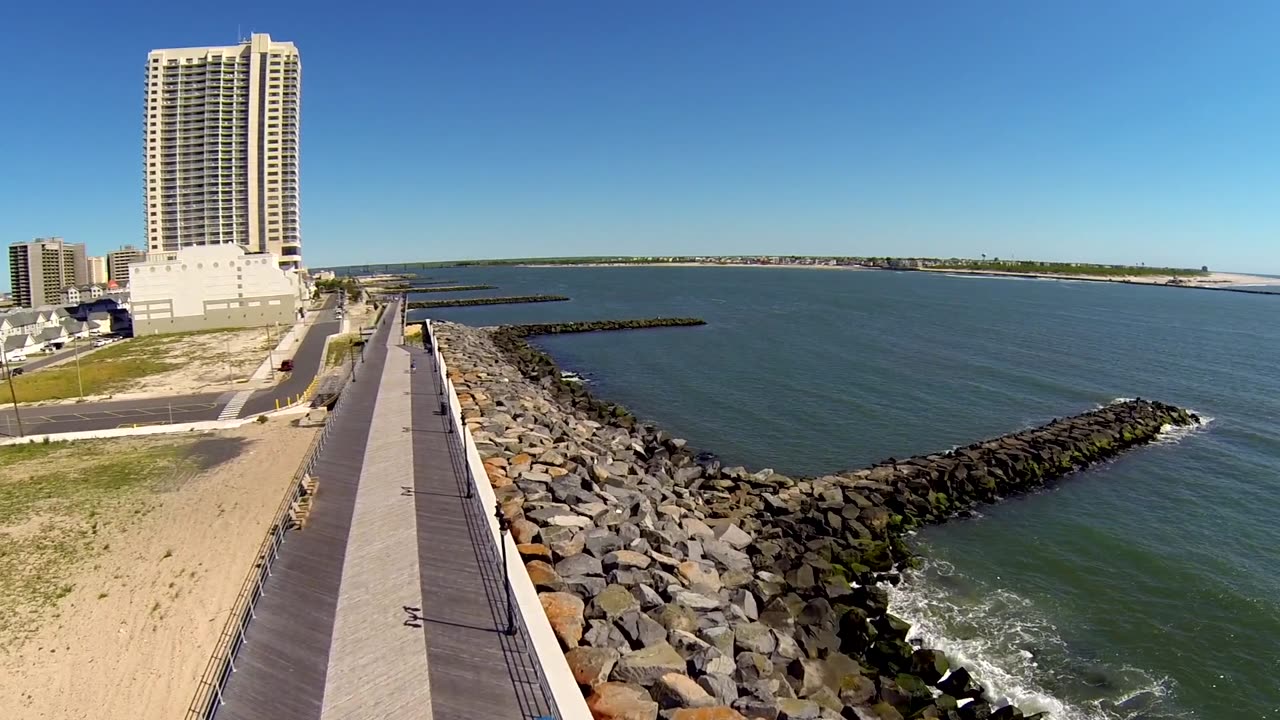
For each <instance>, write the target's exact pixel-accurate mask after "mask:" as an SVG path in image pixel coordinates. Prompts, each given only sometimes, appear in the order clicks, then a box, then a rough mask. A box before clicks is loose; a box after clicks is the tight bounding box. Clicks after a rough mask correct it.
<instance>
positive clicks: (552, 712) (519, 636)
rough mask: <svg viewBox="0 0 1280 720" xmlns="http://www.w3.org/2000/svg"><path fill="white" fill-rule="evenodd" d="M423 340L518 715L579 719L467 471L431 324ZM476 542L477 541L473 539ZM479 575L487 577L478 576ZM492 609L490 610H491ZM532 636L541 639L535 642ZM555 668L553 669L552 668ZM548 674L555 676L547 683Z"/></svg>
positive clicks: (514, 563) (469, 444) (549, 640)
mask: <svg viewBox="0 0 1280 720" xmlns="http://www.w3.org/2000/svg"><path fill="white" fill-rule="evenodd" d="M423 340H424V341H425V342H429V343H430V345H431V348H430V354H431V355H432V356H433V358H434V361H435V362H434V364H435V370H436V372H435V376H436V377H435V381H436V382H438V383H439V384H440V389H441V393H442V395H443V397H442V402H441V411H442V413H443V415H444V422H445V432H446V433H447V434H449V435H452V436H453V438H451V440H450V445H451V446H452V448H451V452H450V455H453V451H455V450H456V451H458V452H459V454H460V458H459V460H460V465H461V467H460V468H458V467H455V470H456V471H457V477H458V480H459V483H460V484H462V485H463V487H462V488H460V490H462V497H463V498H464V500H463V502H464V508H465V512H466V514H467V515H468V516H469V517H470V518H472V519H474V520H475V521H476V522H477V524H479V525H481V526H482V527H483V531H482V533H481V534H482V535H483V536H484V537H486V538H487V539H488V540H489V542H483V543H481V544H479V545H478V546H477V550H479V551H480V553H482V554H483V555H485V556H488V561H489V564H490V565H491V566H493V567H494V568H495V569H496V570H497V571H498V572H496V573H494V576H493V577H492V580H493V581H494V585H495V586H496V587H491V588H490V591H491V592H494V593H495V594H498V595H500V596H501V606H502V607H501V609H500V610H497V612H496V613H495V618H494V619H495V621H496V622H499V623H501V624H502V625H503V627H502V628H501V630H502V633H501V634H502V636H503V638H504V639H503V641H502V642H503V644H504V655H507V654H515V655H523V656H524V658H525V661H526V662H523V663H514V664H509V666H508V670H509V671H510V672H512V673H513V674H512V679H513V680H515V681H516V684H517V686H518V688H517V696H518V699H519V701H520V704H521V706H522V710H523V711H524V712H525V713H526V714H527V716H528V717H537V718H539V720H561V719H563V720H579V719H580V718H581V719H584V720H585V719H586V718H589V717H590V713H589V711H588V710H587V706H586V704H585V702H584V699H583V697H582V694H581V692H580V691H579V690H578V686H577V683H576V681H575V680H574V679H573V677H572V674H571V673H570V672H569V669H568V666H567V665H566V663H565V659H564V654H563V652H562V651H561V650H560V645H559V643H558V642H557V641H556V639H555V636H554V635H553V634H552V631H551V628H550V625H549V623H548V621H547V619H546V616H545V615H544V614H543V612H542V608H541V606H540V605H539V604H538V602H537V594H536V590H535V589H534V587H533V585H532V583H531V582H530V581H529V579H528V575H526V574H525V572H524V570H523V562H522V561H519V560H515V559H511V560H509V559H508V558H509V556H508V546H510V550H511V552H512V554H511V555H510V557H511V558H518V557H519V554H518V553H517V552H515V551H516V548H515V545H514V540H513V539H512V538H511V536H510V534H509V532H508V529H507V527H506V523H505V518H503V517H502V512H501V509H500V504H499V503H498V502H497V499H496V497H495V496H494V493H493V492H492V491H491V490H481V488H486V489H487V488H488V483H487V482H482V481H486V480H488V475H487V474H485V473H484V472H483V471H481V470H480V469H478V468H477V469H475V470H473V467H474V465H475V464H476V463H479V462H480V454H479V450H478V448H477V447H476V445H475V440H474V439H473V438H471V432H470V430H469V429H468V427H467V425H466V421H465V420H464V419H463V417H462V405H461V403H460V402H459V399H458V394H457V389H456V388H455V387H454V385H453V381H452V380H450V379H449V373H448V366H447V365H446V364H445V361H444V355H443V353H441V352H440V345H439V340H438V338H436V336H435V332H434V328H433V327H432V323H431V322H430V321H427V322H426V323H425V326H424V328H423ZM477 539H478V538H477ZM513 567H515V568H516V569H515V570H514V572H518V573H520V581H521V583H522V584H523V585H525V586H527V588H526V592H525V593H524V597H525V600H526V601H527V602H521V601H520V600H519V599H518V597H517V593H516V592H515V591H514V588H513V586H512V579H513V577H512V575H511V573H512V572H513V570H512V568H513ZM481 574H482V575H487V574H488V573H486V572H484V571H482V572H481ZM495 610H496V608H495ZM534 624H541V625H542V626H544V627H542V628H541V629H540V631H538V632H535V628H534V627H533V625H534ZM538 637H541V642H539V640H538ZM553 666H559V667H553ZM551 675H556V676H558V680H553V679H552V677H551Z"/></svg>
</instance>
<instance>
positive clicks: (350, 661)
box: [214, 303, 557, 720]
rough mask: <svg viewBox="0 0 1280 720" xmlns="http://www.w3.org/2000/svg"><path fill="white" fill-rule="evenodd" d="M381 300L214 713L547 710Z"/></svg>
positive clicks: (489, 544)
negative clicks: (298, 526) (300, 526)
mask: <svg viewBox="0 0 1280 720" xmlns="http://www.w3.org/2000/svg"><path fill="white" fill-rule="evenodd" d="M395 307H396V306H395V304H394V303H392V304H391V305H390V306H389V307H388V309H387V312H386V315H387V318H386V319H385V321H384V322H383V323H382V324H381V325H380V327H379V328H378V331H377V333H376V334H375V335H374V337H373V338H372V339H371V340H370V342H369V344H368V346H367V347H366V349H365V362H364V364H363V365H361V366H360V367H359V369H358V378H359V380H358V382H357V383H356V384H355V385H354V386H349V387H348V388H347V389H346V390H345V391H344V392H348V393H352V394H353V397H349V398H347V399H346V400H344V404H343V407H342V411H341V412H340V413H338V414H337V415H336V416H335V417H334V419H333V420H332V421H331V422H334V423H335V425H334V428H333V431H334V432H333V435H332V436H331V440H330V442H329V444H328V445H327V446H326V447H325V450H324V452H323V454H322V455H321V458H320V462H319V464H318V467H317V470H316V473H317V476H318V477H319V478H320V486H319V490H318V493H317V495H316V500H315V504H314V506H313V509H312V512H311V517H310V520H309V522H308V525H307V527H306V528H305V529H304V530H301V531H295V532H292V533H290V534H288V535H287V536H286V537H287V540H286V541H285V543H284V545H283V546H282V548H281V551H280V559H279V560H278V561H277V562H276V564H275V566H274V568H273V570H272V575H271V577H270V578H269V579H268V581H267V582H266V584H265V586H264V594H263V597H262V598H261V600H259V602H258V605H257V611H256V615H255V617H254V619H253V620H252V621H251V622H250V624H249V627H248V631H247V633H246V638H247V641H246V643H245V645H244V646H243V647H242V648H241V649H240V651H239V654H238V655H237V657H236V658H235V672H234V673H233V674H232V676H231V679H230V680H229V681H228V683H227V686H226V688H225V690H224V692H223V699H224V702H225V704H224V705H222V706H221V707H220V708H219V709H218V711H217V712H216V714H215V715H214V717H216V718H218V719H219V720H230V719H243V720H250V719H257V718H272V719H273V720H364V719H365V718H368V719H370V720H372V718H424V719H426V720H432V719H433V718H436V719H440V720H444V719H450V720H452V719H454V718H458V719H461V718H477V717H484V718H538V717H557V713H556V711H555V708H554V705H553V704H552V702H551V700H550V696H549V692H547V691H546V689H545V683H543V682H542V677H541V671H540V669H539V667H538V664H537V660H536V658H535V656H534V654H533V652H532V650H531V648H530V647H529V645H528V641H527V635H526V633H525V632H524V628H523V626H522V625H521V624H520V622H519V617H518V616H517V617H516V628H515V630H516V632H515V633H514V634H508V633H507V632H505V630H506V629H507V621H506V606H505V592H504V586H503V581H502V577H501V569H500V568H501V566H500V565H499V558H498V557H497V550H496V548H495V547H494V543H493V541H492V538H491V536H490V535H489V534H488V528H487V525H486V524H485V517H484V514H485V513H486V512H492V510H493V509H492V508H489V509H485V508H481V507H480V504H479V500H478V499H476V497H474V494H472V493H468V492H466V491H465V488H466V485H465V482H464V481H465V478H466V474H465V473H466V470H465V463H464V462H463V460H462V454H461V449H460V447H459V445H458V436H457V434H456V431H453V432H450V429H449V427H448V424H447V422H446V417H445V416H444V415H442V414H441V411H440V408H441V403H442V401H443V395H442V388H441V387H440V383H439V381H438V379H437V377H436V374H435V372H434V371H433V368H432V367H431V365H432V360H431V356H430V355H429V354H427V353H425V352H424V351H423V350H422V349H421V348H402V347H399V346H398V342H399V338H400V328H399V324H398V318H397V313H396V312H395ZM411 359H412V360H413V361H414V362H416V364H417V370H416V372H414V373H410V371H409V364H410V361H411ZM469 495H470V497H468V496H469Z"/></svg>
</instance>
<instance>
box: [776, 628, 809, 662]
mask: <svg viewBox="0 0 1280 720" xmlns="http://www.w3.org/2000/svg"><path fill="white" fill-rule="evenodd" d="M773 639H774V640H776V641H777V642H778V647H777V649H776V650H774V652H775V653H777V655H778V657H780V658H783V659H785V660H795V659H796V658H798V657H800V656H801V655H804V652H803V651H802V650H801V649H800V645H799V644H797V643H796V639H795V637H794V636H793V635H792V634H791V633H789V632H782V631H779V630H774V631H773Z"/></svg>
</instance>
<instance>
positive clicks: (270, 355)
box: [266, 325, 276, 381]
mask: <svg viewBox="0 0 1280 720" xmlns="http://www.w3.org/2000/svg"><path fill="white" fill-rule="evenodd" d="M266 330H267V364H268V365H270V366H271V380H272V381H275V379H276V346H275V345H273V344H272V343H271V326H270V325H268V326H266Z"/></svg>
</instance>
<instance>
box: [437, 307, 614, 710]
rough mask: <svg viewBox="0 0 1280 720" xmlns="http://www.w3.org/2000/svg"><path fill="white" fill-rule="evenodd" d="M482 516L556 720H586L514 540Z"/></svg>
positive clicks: (489, 494)
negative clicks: (557, 716) (503, 565)
mask: <svg viewBox="0 0 1280 720" xmlns="http://www.w3.org/2000/svg"><path fill="white" fill-rule="evenodd" d="M427 331H428V333H429V337H430V338H431V352H432V353H433V354H434V355H435V358H436V367H438V368H440V371H441V376H442V379H443V380H444V386H445V395H446V397H448V399H449V409H450V411H451V414H452V416H453V423H454V427H457V428H459V429H460V430H459V436H460V437H461V438H462V439H463V443H464V445H465V447H466V456H467V465H468V466H469V467H470V468H471V473H470V474H471V480H472V483H473V488H474V489H475V492H476V495H477V496H478V497H479V499H480V505H481V507H484V508H496V506H497V500H498V499H497V496H496V495H495V494H494V492H493V486H492V485H490V484H489V474H488V473H487V472H486V471H485V469H484V463H483V462H481V458H480V452H479V451H478V450H476V443H475V440H473V439H472V438H471V431H470V430H468V429H467V426H466V423H464V422H463V421H462V405H461V404H460V403H459V401H458V393H457V392H456V391H455V390H454V387H453V383H452V382H451V381H450V380H449V375H448V369H447V368H446V366H445V363H444V357H443V356H441V354H440V344H439V343H438V342H436V336H435V331H434V329H433V328H432V326H431V321H429V320H428V321H427ZM484 515H485V518H487V520H488V523H489V532H490V533H491V534H492V535H493V542H494V546H495V547H500V545H499V543H505V544H506V550H507V552H506V556H507V567H506V570H507V577H508V578H510V582H511V594H512V596H513V597H514V598H515V601H516V608H517V609H518V610H519V611H520V616H521V617H522V618H523V619H524V626H525V628H527V629H528V631H529V640H530V643H531V644H532V645H533V650H534V652H535V653H536V654H537V656H538V663H539V664H540V665H541V666H542V674H543V677H545V678H546V680H547V685H548V687H549V689H550V690H551V696H552V699H553V700H554V701H555V704H556V708H557V709H558V710H559V711H560V717H561V718H563V719H564V720H592V719H591V711H590V710H588V709H587V701H586V698H584V697H583V696H582V691H581V690H580V689H578V682H577V680H575V679H574V677H573V673H572V672H571V671H570V670H569V663H568V662H567V661H566V660H565V659H564V651H563V650H561V649H560V641H559V640H557V639H556V634H555V632H554V631H553V630H552V629H551V622H550V621H548V620H547V615H546V613H544V612H543V610H542V602H541V601H540V600H538V591H537V589H535V588H534V586H533V581H532V580H530V579H529V573H528V572H526V571H525V569H524V562H523V561H522V560H521V559H520V552H519V551H518V550H517V549H516V542H515V540H514V539H512V537H511V534H510V533H507V534H505V535H503V534H502V533H501V532H500V531H499V530H498V518H497V517H495V516H494V514H493V513H492V512H486V513H485V514H484ZM499 552H500V553H501V551H499Z"/></svg>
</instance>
